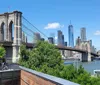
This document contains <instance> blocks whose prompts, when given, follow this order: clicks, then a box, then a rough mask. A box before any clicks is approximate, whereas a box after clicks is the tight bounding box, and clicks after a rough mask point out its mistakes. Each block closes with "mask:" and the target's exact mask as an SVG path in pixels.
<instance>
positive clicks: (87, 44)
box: [80, 41, 91, 61]
mask: <svg viewBox="0 0 100 85" xmlns="http://www.w3.org/2000/svg"><path fill="white" fill-rule="evenodd" d="M80 49H82V50H85V51H87V52H86V53H82V58H81V61H91V46H90V41H84V42H81V44H80Z"/></svg>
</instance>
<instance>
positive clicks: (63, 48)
mask: <svg viewBox="0 0 100 85" xmlns="http://www.w3.org/2000/svg"><path fill="white" fill-rule="evenodd" d="M0 44H2V45H4V46H7V47H8V46H12V42H7V41H6V42H0ZM24 44H25V45H26V46H27V48H34V47H35V44H33V43H24ZM56 48H57V49H60V50H69V51H76V52H79V53H88V51H86V50H82V49H77V48H71V47H67V46H58V45H56ZM91 55H94V56H96V57H97V56H100V55H98V54H96V53H93V52H91Z"/></svg>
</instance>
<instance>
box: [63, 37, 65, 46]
mask: <svg viewBox="0 0 100 85" xmlns="http://www.w3.org/2000/svg"><path fill="white" fill-rule="evenodd" d="M64 44H65V43H64V35H62V45H63V46H64Z"/></svg>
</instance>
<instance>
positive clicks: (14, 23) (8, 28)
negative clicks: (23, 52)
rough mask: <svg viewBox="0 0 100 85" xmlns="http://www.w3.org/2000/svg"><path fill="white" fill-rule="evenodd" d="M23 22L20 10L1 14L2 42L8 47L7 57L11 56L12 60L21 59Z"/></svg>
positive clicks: (0, 36)
mask: <svg viewBox="0 0 100 85" xmlns="http://www.w3.org/2000/svg"><path fill="white" fill-rule="evenodd" d="M21 23H22V13H21V12H19V11H14V12H11V13H4V14H0V43H2V44H3V45H4V47H5V48H6V52H7V53H6V56H5V57H6V58H10V59H11V61H12V62H17V59H19V51H20V49H19V47H20V45H21V42H22V28H21V26H22V25H21ZM4 43H6V45H7V46H5V44H4ZM9 43H10V44H9Z"/></svg>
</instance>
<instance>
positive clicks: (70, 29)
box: [68, 24, 74, 47]
mask: <svg viewBox="0 0 100 85" xmlns="http://www.w3.org/2000/svg"><path fill="white" fill-rule="evenodd" d="M68 37H69V46H70V47H74V33H73V25H71V24H70V25H69V26H68Z"/></svg>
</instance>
